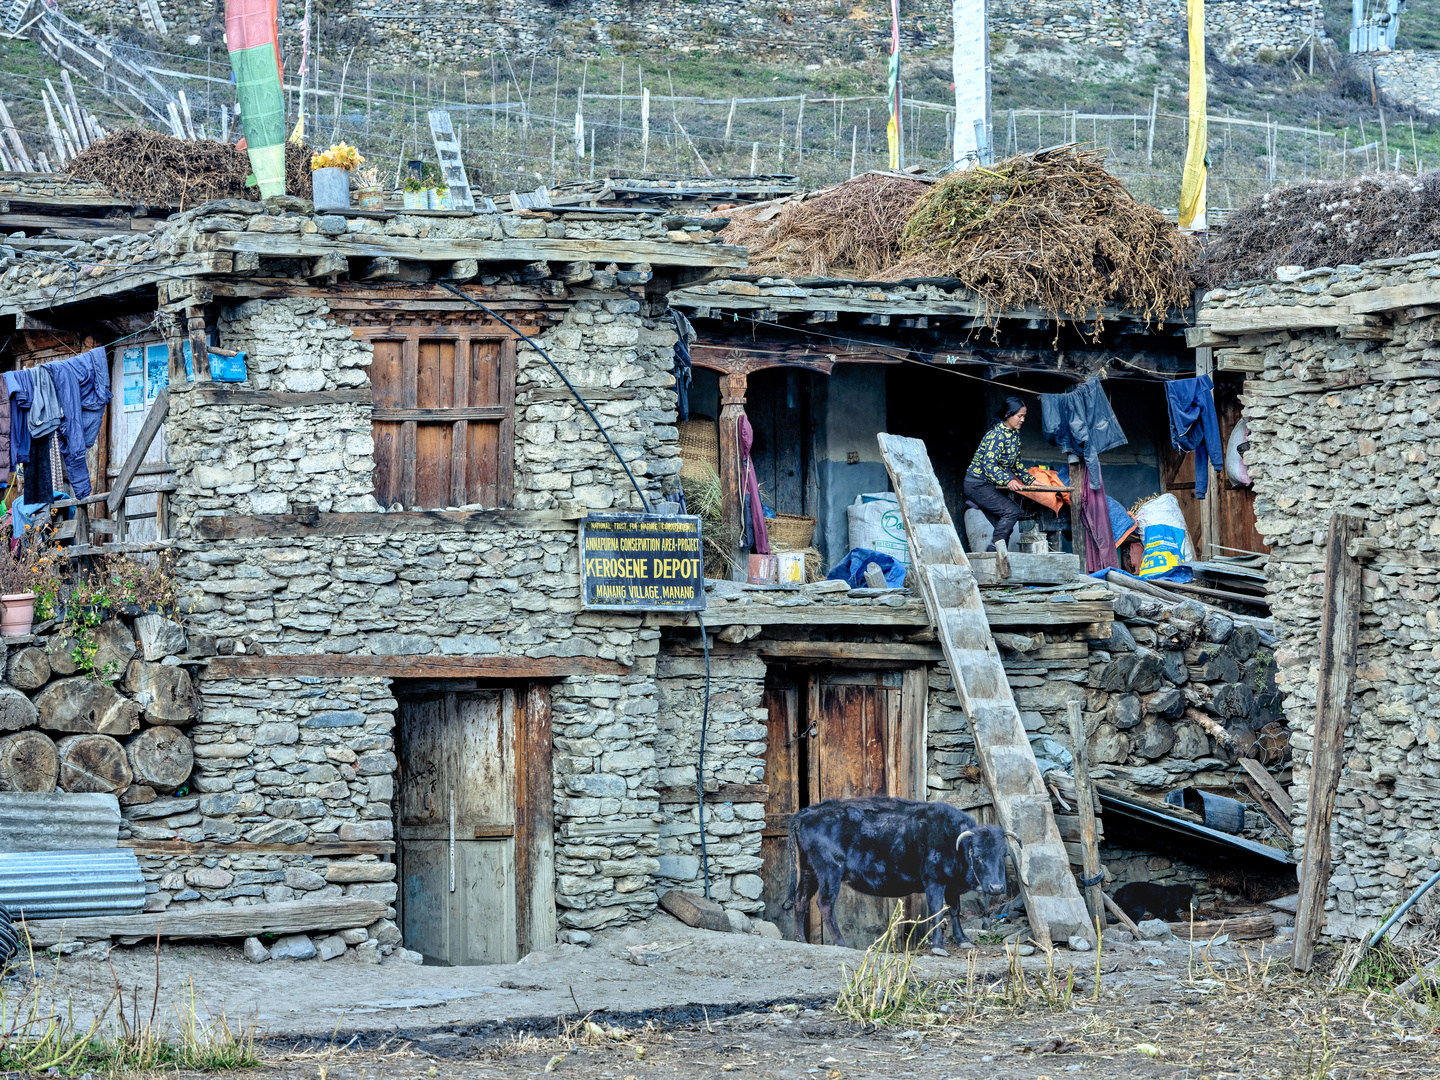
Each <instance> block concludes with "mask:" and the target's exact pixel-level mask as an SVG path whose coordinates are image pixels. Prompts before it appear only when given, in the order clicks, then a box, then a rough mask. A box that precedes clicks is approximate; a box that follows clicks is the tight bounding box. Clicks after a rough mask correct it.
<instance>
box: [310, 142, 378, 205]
mask: <svg viewBox="0 0 1440 1080" xmlns="http://www.w3.org/2000/svg"><path fill="white" fill-rule="evenodd" d="M364 160H365V159H364V158H363V157H361V156H360V151H358V150H356V149H355V147H353V146H351V145H349V144H348V143H336V144H335V145H334V146H332V147H330V149H328V150H322V151H321V152H320V153H318V154H313V155H311V157H310V171H311V174H312V176H311V180H312V181H313V183H314V188H315V209H316V211H319V212H323V211H326V210H348V209H350V173H351V172H352V171H354V170H355V169H357V168H359V167H360V164H361V162H363V161H364Z"/></svg>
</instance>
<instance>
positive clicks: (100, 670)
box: [0, 615, 214, 835]
mask: <svg viewBox="0 0 1440 1080" xmlns="http://www.w3.org/2000/svg"><path fill="white" fill-rule="evenodd" d="M89 633H90V634H93V638H92V639H90V640H85V641H77V640H76V639H75V638H65V637H62V636H61V635H60V634H59V633H58V632H52V633H49V634H40V635H34V636H31V635H26V636H23V637H16V638H7V639H5V641H4V645H3V651H4V654H5V685H4V686H3V687H0V791H56V790H59V791H72V792H103V793H105V794H109V795H115V796H117V797H118V798H119V800H120V803H121V805H122V807H123V808H124V811H125V814H126V816H127V818H135V819H142V818H143V819H150V820H153V821H154V822H155V824H156V826H159V827H161V829H162V831H165V833H166V835H170V834H171V833H170V831H169V829H170V827H171V826H173V825H175V824H176V821H177V820H179V819H180V818H183V817H184V811H183V810H177V809H175V806H176V803H177V802H183V800H175V799H174V798H172V797H171V796H172V795H173V794H174V793H175V792H176V791H181V790H183V789H185V788H186V787H187V785H188V784H189V781H190V777H191V770H192V767H193V764H194V760H195V749H194V746H193V744H192V739H191V738H190V737H189V735H188V734H187V733H186V731H185V730H184V729H186V728H188V726H189V725H190V724H191V723H192V722H193V721H194V720H195V718H196V716H197V714H198V711H199V699H198V697H197V695H196V692H195V683H194V678H193V675H194V673H195V672H197V671H198V669H199V666H200V665H203V663H204V659H205V657H206V656H207V655H210V654H212V653H213V651H214V642H213V639H208V638H205V637H204V636H203V635H196V636H195V637H194V638H193V639H187V636H186V634H185V631H184V630H183V629H182V628H181V626H180V625H179V624H178V623H176V622H173V621H172V620H170V619H168V618H166V617H164V616H162V615H140V616H138V617H114V618H110V619H107V620H106V621H104V622H102V623H101V624H100V625H99V626H98V627H97V628H95V629H94V630H93V631H90V632H89ZM90 648H93V650H94V652H93V655H92V656H91V657H89V660H88V664H89V667H88V669H82V666H81V665H82V662H84V661H85V655H84V654H85V653H86V652H87V651H88V650H89V649H90Z"/></svg>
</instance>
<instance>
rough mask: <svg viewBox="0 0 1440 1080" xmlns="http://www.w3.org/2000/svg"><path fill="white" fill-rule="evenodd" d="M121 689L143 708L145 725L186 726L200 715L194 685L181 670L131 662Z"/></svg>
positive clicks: (142, 662)
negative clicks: (197, 714) (133, 696)
mask: <svg viewBox="0 0 1440 1080" xmlns="http://www.w3.org/2000/svg"><path fill="white" fill-rule="evenodd" d="M122 685H123V686H124V687H125V689H126V690H128V691H130V692H131V693H132V694H134V695H135V700H136V701H137V702H139V703H140V704H141V705H143V706H144V708H145V720H146V722H147V723H150V724H188V723H189V722H190V721H191V720H193V719H195V714H196V712H197V711H199V700H198V698H197V696H196V694H195V683H194V682H193V681H192V680H191V678H190V673H189V672H188V671H186V670H185V669H184V668H183V667H166V666H165V665H164V664H149V663H146V662H145V661H144V660H132V661H130V666H129V667H128V668H126V669H125V682H124V683H123V684H122Z"/></svg>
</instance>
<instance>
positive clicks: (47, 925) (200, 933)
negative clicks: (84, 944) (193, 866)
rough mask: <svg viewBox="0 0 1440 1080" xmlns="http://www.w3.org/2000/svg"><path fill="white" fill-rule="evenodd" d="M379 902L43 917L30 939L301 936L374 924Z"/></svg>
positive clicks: (348, 899) (30, 926)
mask: <svg viewBox="0 0 1440 1080" xmlns="http://www.w3.org/2000/svg"><path fill="white" fill-rule="evenodd" d="M385 911H386V905H385V904H382V903H380V902H379V901H377V900H360V899H357V898H356V897H352V896H343V897H339V898H337V899H334V900H285V901H282V902H280V903H277V904H253V905H251V906H248V907H215V908H211V909H210V910H208V911H193V912H191V911H177V912H174V913H173V914H172V913H169V912H164V911H155V912H146V913H144V914H142V915H101V916H95V917H92V918H83V919H40V920H37V921H35V922H27V923H26V924H25V928H26V929H27V930H28V931H29V932H30V940H31V942H32V943H34V944H36V945H54V944H56V943H57V942H59V941H61V940H62V939H63V940H65V941H76V940H84V939H90V938H107V937H142V938H145V937H148V938H154V937H156V936H157V935H158V936H159V937H164V938H195V937H250V936H252V935H256V934H298V933H303V932H305V931H307V930H346V929H350V928H351V927H356V926H369V925H370V924H371V923H373V922H374V921H375V920H376V919H383V918H384V917H385Z"/></svg>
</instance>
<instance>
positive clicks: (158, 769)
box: [125, 727, 195, 795]
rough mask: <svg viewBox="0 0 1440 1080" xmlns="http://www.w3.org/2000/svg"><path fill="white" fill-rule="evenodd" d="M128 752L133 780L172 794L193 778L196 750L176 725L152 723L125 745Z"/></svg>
mask: <svg viewBox="0 0 1440 1080" xmlns="http://www.w3.org/2000/svg"><path fill="white" fill-rule="evenodd" d="M125 756H126V759H127V760H128V761H129V763H130V771H131V772H132V773H133V774H134V782H135V783H138V784H146V785H149V786H150V787H152V788H154V789H155V790H156V791H158V792H163V793H165V794H167V795H168V794H169V793H170V792H172V791H174V790H175V789H176V788H178V787H179V786H180V785H181V784H183V783H185V781H187V780H189V779H190V770H191V769H192V768H194V765H195V752H194V749H193V748H192V746H191V745H190V740H189V739H187V738H186V737H185V736H184V735H183V734H181V732H180V731H179V730H178V729H176V728H173V727H152V728H147V729H146V730H144V731H142V732H141V733H140V734H139V735H136V736H135V737H134V738H133V739H131V740H130V742H129V743H127V744H126V746H125Z"/></svg>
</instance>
